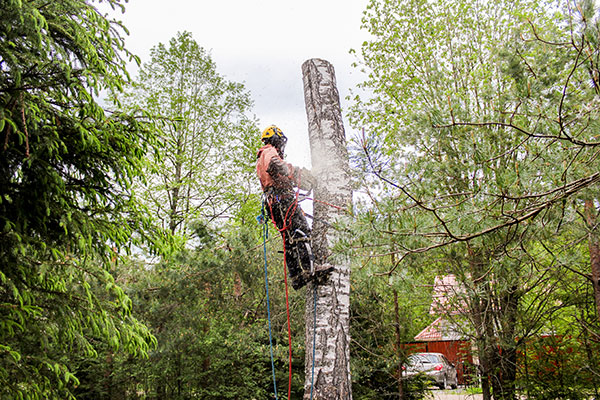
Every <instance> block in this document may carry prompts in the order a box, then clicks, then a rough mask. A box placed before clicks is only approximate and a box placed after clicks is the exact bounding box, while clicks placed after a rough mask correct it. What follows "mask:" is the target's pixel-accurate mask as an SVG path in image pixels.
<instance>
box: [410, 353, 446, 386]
mask: <svg viewBox="0 0 600 400" xmlns="http://www.w3.org/2000/svg"><path fill="white" fill-rule="evenodd" d="M403 370H404V376H405V377H406V378H411V377H413V376H415V375H421V376H424V377H426V378H427V379H430V380H431V381H432V383H433V384H435V385H436V386H438V387H439V388H440V389H446V388H447V387H448V386H450V387H451V388H453V389H456V387H457V386H458V377H457V375H456V367H455V366H454V365H453V364H452V363H450V361H448V359H447V358H446V356H444V355H443V354H441V353H416V354H411V355H410V356H408V358H407V360H406V363H405V365H404V367H403Z"/></svg>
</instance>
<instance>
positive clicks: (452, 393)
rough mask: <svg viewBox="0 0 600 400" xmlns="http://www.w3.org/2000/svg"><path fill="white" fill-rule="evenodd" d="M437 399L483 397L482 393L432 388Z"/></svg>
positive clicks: (479, 398)
mask: <svg viewBox="0 0 600 400" xmlns="http://www.w3.org/2000/svg"><path fill="white" fill-rule="evenodd" d="M430 393H431V394H433V398H434V399H435V400H481V399H482V398H483V396H482V395H480V394H468V393H465V392H463V391H462V390H460V389H458V390H432V391H431V392H430Z"/></svg>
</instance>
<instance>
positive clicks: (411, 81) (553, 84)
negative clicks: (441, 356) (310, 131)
mask: <svg viewBox="0 0 600 400" xmlns="http://www.w3.org/2000/svg"><path fill="white" fill-rule="evenodd" d="M363 26H364V27H365V28H366V29H367V30H368V31H369V32H370V33H371V34H372V35H373V38H372V40H370V41H367V42H365V43H364V44H363V46H362V48H361V52H360V56H361V62H360V64H361V67H362V68H363V69H364V71H365V72H367V73H368V78H367V79H366V81H365V82H364V83H363V84H362V85H361V89H364V91H365V92H364V95H363V94H362V93H361V94H360V95H357V96H356V97H355V98H354V99H353V100H354V105H353V107H352V109H351V111H350V120H351V123H352V124H353V125H354V126H355V127H356V128H358V129H362V130H363V135H362V136H360V137H357V138H356V139H355V141H354V154H353V161H354V163H355V165H357V166H358V167H359V171H358V172H357V174H356V178H357V180H358V181H359V182H360V184H359V185H362V186H363V187H365V188H366V190H365V191H366V194H367V196H368V201H365V202H364V204H361V205H359V206H357V207H356V214H357V220H356V223H355V224H354V225H353V226H350V227H349V229H350V230H351V231H352V232H353V234H352V235H349V237H348V238H347V242H346V243H347V245H348V246H349V247H359V248H361V251H362V252H363V253H365V255H368V256H370V257H375V256H378V257H383V256H389V255H391V254H393V255H395V256H396V258H397V260H396V262H393V263H391V264H390V266H389V268H388V269H387V271H382V272H388V273H389V274H392V273H402V272H403V271H404V269H405V268H413V266H414V265H418V264H421V265H429V268H432V269H434V270H436V271H437V272H438V273H439V274H446V273H453V274H454V275H455V276H456V277H457V279H458V281H459V282H460V284H461V286H462V289H461V290H462V292H460V293H459V296H458V299H457V300H459V301H458V302H457V303H456V304H455V306H456V305H462V308H463V309H464V310H465V311H466V313H465V315H464V318H465V319H460V318H456V317H452V315H446V317H448V318H450V319H454V320H455V323H456V325H458V326H460V327H461V328H462V330H463V333H464V334H465V335H467V336H470V337H472V338H473V339H474V341H475V342H476V345H477V348H478V352H479V359H480V362H481V368H482V370H483V372H484V380H483V383H484V390H483V392H484V394H485V395H490V394H492V393H493V395H494V397H495V398H510V399H512V398H514V396H515V390H516V384H515V382H516V380H517V374H518V373H519V372H520V371H518V367H517V359H518V357H517V354H518V352H519V350H520V349H523V348H524V346H525V341H526V340H527V338H528V337H530V336H532V337H534V336H536V334H537V333H539V332H541V331H544V330H546V329H547V328H548V327H549V326H551V324H552V322H554V319H555V318H556V317H557V316H558V315H559V314H560V313H563V312H564V313H567V314H570V315H571V317H570V318H568V319H567V320H570V321H571V322H572V324H571V326H570V328H571V329H572V330H573V331H575V332H577V334H583V332H585V331H587V330H589V329H590V326H594V328H591V329H592V331H594V330H595V329H597V317H595V318H596V320H595V321H594V322H591V321H593V318H594V317H592V318H590V315H593V314H594V312H593V295H592V296H590V295H589V291H588V296H587V297H585V296H581V297H580V296H579V295H576V296H574V297H572V298H569V296H568V295H567V293H569V290H568V289H567V288H573V287H577V288H579V287H581V288H583V287H587V288H588V290H589V288H590V285H589V284H590V281H589V280H588V279H587V278H588V277H589V273H587V272H586V269H585V266H586V265H587V268H588V269H589V262H590V253H589V251H588V249H587V248H585V247H587V246H581V247H579V246H575V245H574V244H577V243H580V242H581V241H582V240H584V241H587V240H589V243H592V240H593V238H594V237H595V236H597V228H596V226H595V224H594V223H592V224H589V223H588V224H584V223H583V222H584V221H582V216H583V214H584V212H582V210H581V209H582V203H583V200H588V204H589V200H591V199H597V194H598V189H597V188H598V181H599V179H600V175H598V173H597V149H598V145H599V144H598V141H597V129H596V126H597V124H598V111H599V107H598V102H597V94H598V92H599V90H598V76H600V75H598V72H597V71H598V64H597V60H598V56H597V55H598V52H599V48H598V46H597V43H598V40H597V37H598V35H597V34H598V12H597V10H596V9H595V5H594V4H593V2H589V1H584V2H581V3H577V4H574V3H570V2H536V1H528V0H522V1H516V2H515V1H496V2H479V1H471V0H440V1H433V2H432V1H421V0H414V1H395V0H373V1H372V2H371V4H370V5H369V7H368V9H367V11H366V12H365V14H364V18H363ZM597 206H598V204H597V200H596V203H594V208H595V209H597ZM595 209H594V211H593V215H596V214H597V211H596V210H595ZM587 235H589V236H587ZM557 240H559V241H560V242H558V243H560V244H558V243H557ZM586 244H587V243H586ZM566 276H570V277H571V278H572V281H571V282H570V283H567V282H568V280H567V279H566ZM576 293H582V291H581V290H580V289H578V290H577V291H576ZM575 298H577V301H579V303H577V306H576V307H573V306H574V305H575V302H574V301H575ZM455 309H456V308H455ZM455 309H454V310H455ZM574 309H576V310H578V311H579V312H581V313H582V316H581V317H580V318H579V319H575V318H573V315H574V311H573V310H574ZM451 311H452V310H448V314H451ZM576 321H577V322H576ZM575 323H576V325H577V328H574V325H573V324H575ZM595 337H596V340H597V336H595ZM578 351H580V352H581V351H584V352H585V351H586V347H585V346H578ZM586 365H587V366H590V364H589V363H587V364H586ZM592 368H595V367H592ZM487 377H489V378H490V379H489V380H488V379H486V378H487ZM586 390H589V387H588V388H586V389H585V390H584V389H582V391H581V393H585V391H586ZM570 396H571V394H570Z"/></svg>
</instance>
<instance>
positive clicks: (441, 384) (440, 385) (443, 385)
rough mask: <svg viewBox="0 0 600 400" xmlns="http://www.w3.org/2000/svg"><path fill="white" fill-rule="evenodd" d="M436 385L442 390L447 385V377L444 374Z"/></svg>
mask: <svg viewBox="0 0 600 400" xmlns="http://www.w3.org/2000/svg"><path fill="white" fill-rule="evenodd" d="M438 386H439V388H440V389H442V390H444V389H446V387H448V377H447V376H446V375H444V380H443V381H442V383H440V384H439V385H438Z"/></svg>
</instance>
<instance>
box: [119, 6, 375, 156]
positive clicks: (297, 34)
mask: <svg viewBox="0 0 600 400" xmlns="http://www.w3.org/2000/svg"><path fill="white" fill-rule="evenodd" d="M367 4H368V0H302V1H299V0H294V1H291V0H246V1H243V0H214V1H193V0H166V1H165V0H129V3H128V4H127V5H126V12H125V14H122V15H118V16H117V19H121V20H122V21H123V23H124V24H125V26H126V27H127V28H128V29H129V31H130V35H129V36H128V37H127V38H126V46H127V48H128V49H129V50H130V51H132V52H133V53H134V54H137V55H138V56H140V57H141V59H142V62H146V61H148V60H149V51H150V49H151V48H152V47H154V46H156V45H157V44H158V43H164V44H167V43H168V42H169V40H170V39H171V38H173V37H174V36H176V34H177V32H180V31H189V32H191V33H192V35H193V38H194V40H196V42H197V43H198V44H199V45H200V46H201V47H203V48H205V49H206V50H208V51H210V54H211V56H212V58H213V60H214V61H215V62H216V64H217V71H218V72H219V73H220V74H221V75H224V76H225V77H226V78H227V79H228V80H230V81H235V82H241V83H244V85H245V87H246V88H247V89H248V90H249V91H250V93H251V96H252V99H253V100H254V108H253V111H254V113H255V114H256V116H257V118H258V119H259V121H260V128H261V129H263V128H264V127H266V126H268V125H270V124H276V125H277V126H279V127H280V128H281V129H282V130H283V131H284V132H285V134H286V136H287V137H288V139H289V140H288V145H287V148H286V153H287V159H288V161H290V162H292V163H294V164H296V165H301V166H306V167H310V154H309V145H308V133H307V131H308V123H307V120H306V111H305V108H304V93H303V86H302V70H301V66H302V63H303V62H304V61H306V60H307V59H310V58H323V59H325V60H327V61H329V62H330V63H332V64H333V66H334V68H335V71H336V80H337V85H338V90H339V92H340V99H341V102H342V108H343V109H345V108H346V105H347V102H346V101H345V97H346V96H347V95H348V94H349V89H350V88H351V87H353V86H354V85H356V83H358V82H359V81H360V80H361V76H360V73H359V72H358V70H357V69H355V68H352V67H351V63H352V62H353V61H355V56H354V55H351V54H349V50H350V49H351V48H353V49H356V50H358V49H359V48H360V46H361V44H362V42H363V41H365V40H366V39H367V37H368V33H367V32H366V31H364V30H361V29H360V25H361V17H362V13H363V11H364V10H365V9H366V6H367ZM130 72H132V74H133V75H134V76H135V75H137V72H136V71H133V70H132V71H130ZM344 122H345V129H346V136H347V137H350V136H351V135H352V132H351V129H350V127H349V126H348V123H347V119H344Z"/></svg>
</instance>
